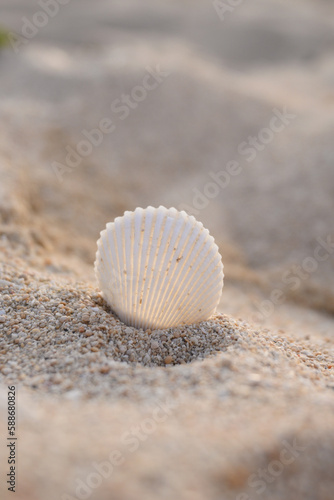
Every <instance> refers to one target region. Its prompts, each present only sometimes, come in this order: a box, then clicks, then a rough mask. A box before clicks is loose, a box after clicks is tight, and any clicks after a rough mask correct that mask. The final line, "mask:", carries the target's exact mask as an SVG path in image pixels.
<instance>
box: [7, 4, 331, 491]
mask: <svg viewBox="0 0 334 500" xmlns="http://www.w3.org/2000/svg"><path fill="white" fill-rule="evenodd" d="M36 9H37V10H38V9H39V10H40V7H38V6H37V4H35V3H33V2H31V3H27V2H23V0H17V1H16V2H15V5H14V3H13V2H12V0H4V1H3V2H2V5H1V7H0V10H1V16H0V19H1V28H2V29H3V30H4V29H7V30H11V31H13V32H16V33H20V30H21V28H22V22H23V21H22V19H23V17H24V16H25V17H26V18H27V19H29V20H31V19H33V16H34V14H35V13H36ZM333 14H334V10H333V6H332V4H331V3H330V2H328V1H325V0H303V1H301V0H300V1H296V2H294V3H293V4H292V3H291V2H289V1H288V0H270V1H269V0H252V1H248V2H244V3H241V4H240V5H239V6H236V7H235V8H234V9H233V10H232V11H231V12H230V13H229V14H228V15H227V16H226V19H224V20H221V19H219V16H218V14H217V13H216V12H215V9H214V7H213V5H211V3H210V2H209V3H208V2H205V1H204V0H203V1H202V0H192V1H191V2H188V1H186V0H183V1H179V2H172V1H170V2H166V1H162V0H161V1H157V0H154V2H153V0H152V1H151V0H145V1H142V2H140V5H139V3H138V2H136V1H135V0H126V1H124V0H122V1H121V0H119V1H115V2H110V1H106V0H99V1H97V2H94V9H92V6H91V2H89V1H88V0H81V2H80V8H79V7H78V4H77V3H76V2H75V1H73V2H69V4H68V5H66V6H65V5H63V6H62V7H61V9H60V10H59V13H58V14H57V15H56V16H54V17H53V18H52V19H49V22H48V24H47V26H45V27H43V28H41V29H39V30H38V32H37V33H36V35H35V36H34V37H32V38H31V39H30V40H29V42H28V43H26V44H25V45H24V47H22V48H21V49H20V50H19V51H18V53H15V52H14V51H13V50H12V47H10V46H9V47H7V48H4V47H2V48H1V49H0V73H1V78H0V118H1V119H0V264H1V266H0V435H1V437H2V438H4V439H2V440H1V443H0V444H1V446H0V464H1V467H0V470H1V480H0V497H1V498H4V499H7V498H13V496H14V494H13V493H11V492H9V491H8V489H7V487H8V485H7V484H6V477H5V474H6V473H7V468H8V463H7V457H8V448H7V447H6V444H5V438H6V437H7V432H8V431H7V386H8V385H10V386H12V385H15V386H16V394H17V437H18V441H17V459H18V462H17V478H16V489H17V491H16V493H15V498H17V499H18V500H45V499H48V500H56V499H57V500H59V499H61V500H69V499H70V500H73V499H75V500H79V499H84V498H85V499H86V498H87V499H88V498H90V499H94V500H110V498H112V499H117V500H135V499H136V500H137V499H138V498H145V499H148V500H150V499H152V500H153V499H157V498H159V499H162V500H170V499H175V498H177V499H180V500H188V499H189V500H202V499H204V498H205V499H206V500H255V499H258V498H259V499H265V500H299V499H300V500H332V498H333V487H334V480H333V468H334V437H333V436H334V433H333V429H334V411H333V410H334V392H333V391H334V377H333V373H334V371H333V370H334V346H333V331H334V329H333V327H334V321H333V311H334V291H333V285H332V281H333V267H334V260H333V254H334V248H333V243H332V242H333V241H334V233H333V224H332V219H333V217H332V214H333V208H334V207H333V192H334V176H333V164H332V163H333V157H334V150H333V140H332V139H333V138H332V129H333V103H334V99H333V96H334V94H333V81H334V58H333V48H334V35H333V33H334V31H333V27H334V26H333V19H334V16H333ZM0 38H1V40H3V36H0ZM152 72H153V73H154V74H155V77H154V78H156V81H157V82H158V79H159V82H158V85H157V86H156V87H155V88H154V89H152V90H150V91H148V92H147V96H146V98H145V99H144V100H142V101H140V102H139V101H138V103H137V104H138V105H137V106H135V107H134V108H133V109H131V108H128V109H127V111H126V114H127V115H128V116H127V117H126V118H124V119H121V116H122V115H121V114H120V113H119V112H118V113H117V112H115V108H114V110H111V105H112V104H113V103H115V100H118V99H122V96H123V94H128V95H131V93H132V92H133V89H134V88H135V87H136V86H138V85H139V86H141V85H142V84H143V81H145V80H144V79H145V78H148V75H151V77H150V78H151V79H150V82H151V83H152V82H153V80H152V78H153V77H152ZM157 74H158V76H157ZM159 75H160V76H159ZM123 112H124V113H125V111H124V110H123ZM278 116H280V117H281V118H280V122H279V123H280V124H281V125H282V124H283V125H284V127H283V128H281V127H280V132H275V133H273V130H272V129H271V128H270V126H271V125H270V124H271V123H273V122H272V120H273V118H274V117H278ZM282 116H283V118H282ZM103 119H110V120H112V121H113V123H114V125H115V130H114V131H113V132H112V133H105V134H104V136H103V140H102V142H101V144H99V145H98V146H96V147H94V148H92V152H91V154H89V155H87V156H84V157H82V158H81V160H80V162H79V164H77V165H76V166H74V167H73V166H71V167H69V166H68V165H67V170H66V172H65V173H64V174H63V175H61V176H60V177H59V171H58V174H57V172H56V171H55V168H54V162H58V164H59V163H62V164H65V161H66V154H67V152H68V149H67V148H72V149H71V151H73V148H74V150H75V148H76V147H77V146H78V144H79V142H80V141H82V140H84V138H85V137H86V136H85V134H84V133H83V131H85V130H86V131H91V130H92V129H96V127H98V126H99V124H100V122H101V120H103ZM275 123H276V125H277V123H278V122H275ZM268 130H269V132H268ZM268 134H269V135H268ZM252 137H253V138H254V137H255V138H257V141H260V142H257V143H256V144H257V146H256V147H255V146H252V152H250V151H249V150H248V153H245V148H249V147H250V143H249V141H250V140H252V139H251V138H252ZM245 143H246V144H245ZM254 148H255V150H254ZM254 155H255V156H254ZM253 156H254V158H253ZM72 159H73V158H72ZM230 162H234V163H233V165H234V167H233V168H232V167H231V163H230ZM217 179H219V180H220V182H219V181H217ZM222 179H224V182H222ZM160 204H163V205H166V206H175V207H176V208H182V207H184V205H186V207H187V209H188V211H190V212H193V213H194V215H195V216H196V218H197V219H198V220H200V221H202V222H203V223H204V225H205V226H206V227H208V229H209V230H210V232H211V234H212V235H213V236H214V237H215V239H216V242H217V244H218V245H219V249H220V252H221V254H222V258H223V262H224V271H225V285H224V290H223V294H222V300H221V303H220V305H219V307H218V310H217V312H216V314H215V315H214V316H212V317H211V318H210V319H209V320H208V321H205V322H202V323H200V324H197V325H187V326H182V327H178V328H171V329H167V330H136V329H134V328H132V327H129V326H128V325H124V324H123V323H122V322H121V321H120V320H119V319H118V318H117V317H116V316H115V315H113V314H112V311H111V310H110V308H109V307H108V306H107V304H106V303H105V302H104V301H103V299H102V298H101V294H100V290H99V289H98V288H97V284H96V281H95V277H94V272H93V262H94V258H95V252H96V241H97V239H98V237H99V232H100V231H101V230H102V229H104V227H105V224H106V223H107V222H108V221H112V220H113V219H114V218H115V217H116V216H119V215H122V214H123V212H124V211H125V210H133V209H134V208H135V207H136V206H142V207H145V206H148V205H153V206H158V205H160Z"/></svg>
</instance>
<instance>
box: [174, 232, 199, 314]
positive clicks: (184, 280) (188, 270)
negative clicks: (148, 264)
mask: <svg viewBox="0 0 334 500" xmlns="http://www.w3.org/2000/svg"><path fill="white" fill-rule="evenodd" d="M194 230H195V235H196V238H195V241H194V242H193V243H192V246H191V248H190V252H189V253H190V254H191V255H192V260H191V261H190V262H188V263H187V266H186V267H185V270H184V271H185V273H184V275H181V277H180V280H179V282H178V287H177V290H176V291H175V292H174V299H175V300H174V303H173V307H172V309H171V310H169V315H168V316H167V317H166V321H169V320H170V317H171V316H172V315H173V314H174V313H175V309H176V308H177V305H178V298H179V295H180V294H181V295H182V292H183V289H184V288H185V285H187V284H188V281H189V280H190V279H191V276H192V275H193V273H194V266H195V265H196V264H197V261H198V259H199V255H200V253H201V251H202V249H203V247H204V246H205V245H206V239H205V236H206V235H204V234H203V233H200V232H198V227H197V226H195V227H194ZM197 267H198V266H197ZM197 267H196V268H195V269H197Z"/></svg>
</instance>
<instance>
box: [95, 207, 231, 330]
mask: <svg viewBox="0 0 334 500" xmlns="http://www.w3.org/2000/svg"><path fill="white" fill-rule="evenodd" d="M97 245H98V250H97V253H96V261H95V274H96V277H97V281H98V284H99V287H100V289H101V291H102V293H103V298H104V299H105V300H106V302H107V303H108V304H109V306H110V307H111V309H112V311H113V312H114V313H115V314H116V315H117V316H118V317H119V318H120V319H121V320H122V321H123V323H125V324H127V325H129V326H134V327H136V328H144V329H148V328H152V329H164V328H171V327H175V326H179V325H183V324H193V323H197V322H200V321H204V320H206V319H208V318H209V317H210V316H211V315H212V314H213V313H214V312H215V310H216V307H217V305H218V303H219V300H220V296H221V292H222V287H223V278H224V274H223V264H222V261H221V256H220V254H219V251H218V247H217V245H216V244H215V242H214V239H213V237H212V236H210V234H209V231H208V230H207V229H205V228H204V227H203V224H202V223H201V222H198V221H197V220H196V219H195V218H194V217H193V216H190V215H188V214H187V213H186V212H184V211H181V212H180V211H178V210H176V209H175V208H169V209H167V208H165V207H162V206H160V207H159V208H153V207H148V208H146V209H143V208H136V210H135V211H134V212H125V213H124V216H123V217H117V218H116V219H115V221H114V222H112V223H108V224H107V226H106V229H105V230H104V231H102V232H101V238H100V239H99V241H98V242H97Z"/></svg>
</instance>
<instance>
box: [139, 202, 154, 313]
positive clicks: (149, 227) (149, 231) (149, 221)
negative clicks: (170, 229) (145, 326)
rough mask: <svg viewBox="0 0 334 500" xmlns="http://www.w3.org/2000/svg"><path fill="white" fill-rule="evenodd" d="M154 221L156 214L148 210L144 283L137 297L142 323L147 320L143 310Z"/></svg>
mask: <svg viewBox="0 0 334 500" xmlns="http://www.w3.org/2000/svg"><path fill="white" fill-rule="evenodd" d="M153 221H154V214H152V213H151V211H149V210H147V213H146V217H145V223H144V235H143V241H144V244H143V246H142V261H143V257H144V259H145V260H144V262H143V266H144V269H143V266H141V270H140V272H141V275H142V276H143V280H142V284H141V289H140V291H139V294H138V297H137V299H136V301H137V307H138V310H139V311H140V314H138V318H139V319H140V321H141V323H143V322H144V321H145V319H144V311H143V305H142V304H143V297H144V296H145V292H146V290H147V286H146V278H147V267H148V261H149V256H150V249H151V234H152V229H153Z"/></svg>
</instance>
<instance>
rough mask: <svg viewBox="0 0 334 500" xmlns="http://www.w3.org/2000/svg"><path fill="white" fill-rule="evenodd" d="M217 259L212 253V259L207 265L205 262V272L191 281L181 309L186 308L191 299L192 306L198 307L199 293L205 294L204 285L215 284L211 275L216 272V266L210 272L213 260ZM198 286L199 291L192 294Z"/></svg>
mask: <svg viewBox="0 0 334 500" xmlns="http://www.w3.org/2000/svg"><path fill="white" fill-rule="evenodd" d="M209 253H210V252H208V253H207V255H209ZM215 260H216V256H215V255H212V254H211V260H209V262H207V264H206V267H204V264H203V272H202V273H201V275H199V276H197V279H196V280H193V281H190V283H189V286H190V288H187V295H185V297H184V299H183V301H182V302H181V303H180V307H179V309H180V310H181V309H186V308H187V307H188V304H189V302H190V300H191V301H192V307H193V306H194V307H196V304H197V302H198V295H199V294H200V295H202V294H203V288H202V287H204V286H205V284H206V283H209V286H212V285H213V283H212V281H211V276H212V274H213V273H214V269H215V268H213V269H212V270H211V272H209V270H210V267H211V264H212V262H214V261H215ZM194 276H196V275H194ZM196 286H198V288H197V291H196V292H195V293H194V294H193V295H192V291H193V290H194V289H195V287H196ZM205 290H206V289H205Z"/></svg>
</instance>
